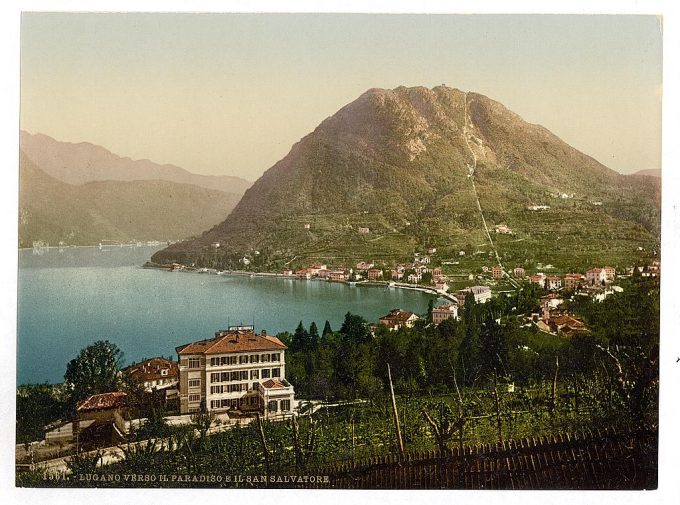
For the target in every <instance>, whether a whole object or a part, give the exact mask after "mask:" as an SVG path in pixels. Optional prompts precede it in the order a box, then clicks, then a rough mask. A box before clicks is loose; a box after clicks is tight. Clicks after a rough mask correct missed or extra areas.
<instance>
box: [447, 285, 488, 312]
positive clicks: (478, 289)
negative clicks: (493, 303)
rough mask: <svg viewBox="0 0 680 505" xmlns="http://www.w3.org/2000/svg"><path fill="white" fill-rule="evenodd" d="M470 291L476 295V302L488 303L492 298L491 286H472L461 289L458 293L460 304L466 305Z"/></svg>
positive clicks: (460, 305) (457, 297)
mask: <svg viewBox="0 0 680 505" xmlns="http://www.w3.org/2000/svg"><path fill="white" fill-rule="evenodd" d="M469 293H472V294H473V295H474V297H475V303H486V302H487V301H489V300H491V288H490V287H489V286H471V287H469V288H465V289H461V290H460V291H458V294H457V295H456V299H457V300H458V306H459V307H462V306H463V305H465V298H466V297H467V295H468V294H469Z"/></svg>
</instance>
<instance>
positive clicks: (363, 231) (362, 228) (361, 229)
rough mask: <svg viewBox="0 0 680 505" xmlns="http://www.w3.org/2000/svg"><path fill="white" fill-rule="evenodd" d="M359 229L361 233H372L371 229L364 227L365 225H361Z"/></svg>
mask: <svg viewBox="0 0 680 505" xmlns="http://www.w3.org/2000/svg"><path fill="white" fill-rule="evenodd" d="M358 231H359V233H361V234H362V235H365V234H367V233H370V230H369V229H368V228H366V227H364V226H360V227H359V230H358Z"/></svg>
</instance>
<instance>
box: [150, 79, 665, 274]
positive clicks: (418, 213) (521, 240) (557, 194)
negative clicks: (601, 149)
mask: <svg viewBox="0 0 680 505" xmlns="http://www.w3.org/2000/svg"><path fill="white" fill-rule="evenodd" d="M471 173H473V174H474V175H473V177H469V175H470V174H471ZM473 182H474V185H473ZM659 198H660V184H659V183H658V181H656V180H653V179H651V178H644V177H631V176H623V175H620V174H618V173H617V172H615V171H613V170H611V169H609V168H607V167H605V166H604V165H602V164H600V163H599V162H597V161H596V160H594V159H593V158H591V157H589V156H587V155H585V154H583V153H581V152H579V151H578V150H576V149H574V148H573V147H571V146H569V145H568V144H566V143H565V142H563V141H562V140H560V139H559V138H558V137H557V136H555V135H554V134H552V133H551V132H550V131H548V130H547V129H545V128H543V127H542V126H539V125H534V124H530V123H527V122H525V121H524V120H522V118H521V117H519V116H518V115H517V114H515V113H513V112H512V111H510V110H508V109H507V108H506V107H504V106H503V105H502V104H500V103H498V102H496V101H494V100H491V99H489V98H487V97H485V96H483V95H480V94H477V93H472V92H463V91H460V90H458V89H452V88H448V87H445V86H438V87H435V88H433V89H428V88H424V87H416V88H406V87H399V88H396V89H393V90H385V89H370V90H368V91H367V92H366V93H364V94H363V95H361V96H360V97H359V98H357V99H356V100H355V101H354V102H352V103H350V104H348V105H346V106H345V107H343V108H342V109H340V110H339V111H338V112H337V113H336V114H334V115H333V116H331V117H329V118H328V119H326V120H325V121H323V122H322V123H321V124H320V125H319V126H318V127H317V128H316V129H315V130H314V131H313V132H312V133H310V134H308V135H307V136H306V137H304V138H303V139H302V140H300V141H299V142H298V143H297V144H295V145H294V146H293V147H292V149H291V150H290V152H289V154H288V155H287V156H286V157H285V158H283V159H282V160H280V161H279V162H277V163H276V164H275V165H274V166H273V167H271V168H270V169H269V170H267V171H266V172H265V173H264V174H263V175H262V177H260V179H259V180H258V181H256V182H255V183H254V184H253V186H251V187H250V188H249V189H248V190H247V191H246V193H245V194H244V196H243V198H242V199H241V201H240V202H239V203H238V205H237V206H236V207H235V208H234V210H233V211H232V212H231V214H229V215H228V216H227V218H226V220H224V221H223V222H222V223H220V224H219V225H217V226H215V227H213V228H212V229H210V230H208V231H206V232H204V233H203V234H202V235H201V236H200V237H198V238H196V239H193V240H189V241H185V242H182V243H178V244H174V245H172V246H170V247H169V248H167V249H165V250H163V251H160V252H158V253H156V255H154V257H153V261H156V262H167V261H172V260H177V261H187V260H193V261H198V262H199V263H208V264H212V265H220V266H234V264H235V261H236V260H237V259H238V258H239V257H241V255H243V254H250V255H251V256H257V259H258V263H257V266H258V267H261V268H277V267H279V266H281V265H283V264H284V263H286V264H288V262H292V263H290V264H291V265H296V264H304V262H305V261H309V260H312V259H318V260H324V261H327V262H329V263H332V264H345V265H349V264H352V262H354V261H355V260H358V259H373V260H377V261H379V262H383V264H385V265H389V264H391V263H394V262H395V261H400V260H404V259H408V258H411V259H412V254H413V253H414V252H416V251H419V250H422V249H423V248H424V247H427V246H435V247H437V248H438V250H439V253H438V254H441V255H442V256H443V257H446V255H451V256H453V255H456V256H458V251H459V250H462V249H469V250H471V251H475V250H476V251H484V252H489V251H488V239H487V237H486V234H485V231H484V227H483V221H482V217H481V214H480V212H479V208H478V200H479V205H480V206H481V208H482V209H483V213H484V217H485V219H486V223H487V225H488V226H489V227H490V228H491V229H492V233H493V226H494V225H499V224H506V225H507V226H509V227H510V228H511V229H512V230H513V232H514V234H513V235H512V236H507V237H506V236H497V237H496V236H494V238H495V240H496V246H497V248H498V250H499V253H500V255H501V257H502V258H503V259H504V260H507V261H511V262H520V261H525V262H526V261H536V262H538V261H544V262H546V263H552V264H554V265H563V266H564V268H567V267H570V266H574V267H575V266H576V265H581V264H588V263H594V264H597V263H595V262H596V261H600V259H602V260H605V259H606V258H608V262H609V263H614V261H621V262H624V261H629V260H630V257H631V255H630V251H635V250H638V248H639V247H643V248H653V247H655V246H656V244H657V242H658V231H659V223H660V221H659V213H660V211H659ZM531 205H548V206H550V209H549V210H547V211H544V212H533V211H531V210H528V209H527V207H528V206H531ZM307 225H309V226H307ZM359 228H368V233H361V232H360V231H359ZM362 231H364V232H365V231H366V230H362ZM212 242H220V243H222V244H223V247H221V248H220V249H219V252H218V251H211V250H210V244H211V243H212ZM255 250H257V251H258V254H255V253H254V251H255ZM605 254H606V255H607V256H605ZM293 260H294V261H293Z"/></svg>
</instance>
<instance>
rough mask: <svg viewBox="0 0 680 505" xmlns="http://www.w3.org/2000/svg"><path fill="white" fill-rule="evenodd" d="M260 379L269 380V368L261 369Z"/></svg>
mask: <svg viewBox="0 0 680 505" xmlns="http://www.w3.org/2000/svg"><path fill="white" fill-rule="evenodd" d="M262 378H263V379H269V368H263V369H262Z"/></svg>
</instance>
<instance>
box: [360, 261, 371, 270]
mask: <svg viewBox="0 0 680 505" xmlns="http://www.w3.org/2000/svg"><path fill="white" fill-rule="evenodd" d="M373 267H374V265H373V263H368V262H366V261H360V262H359V263H357V265H356V269H357V270H360V271H365V270H370V269H371V268H373Z"/></svg>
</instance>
